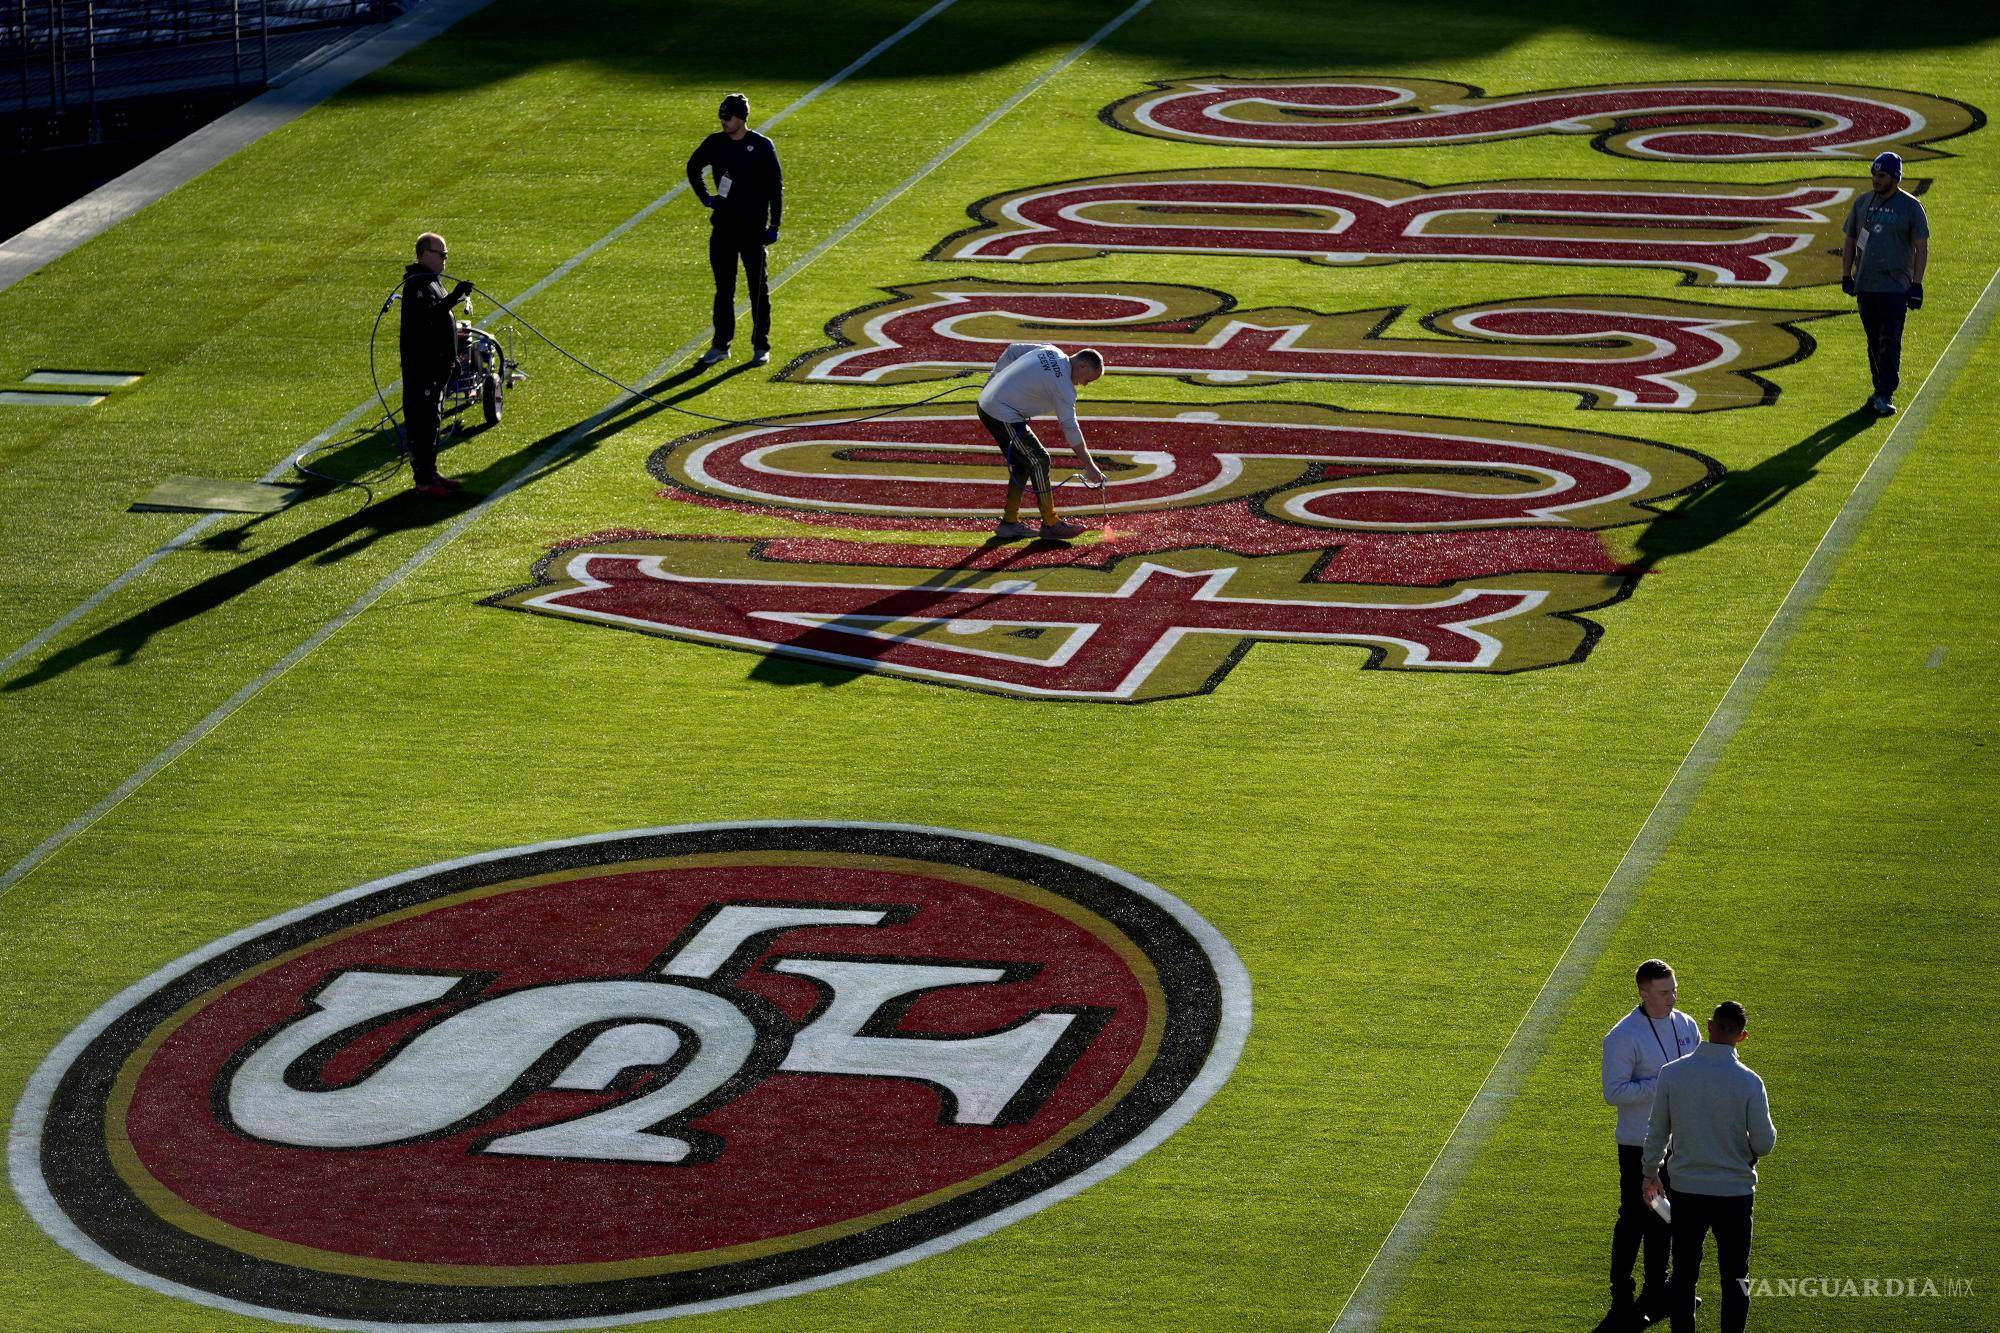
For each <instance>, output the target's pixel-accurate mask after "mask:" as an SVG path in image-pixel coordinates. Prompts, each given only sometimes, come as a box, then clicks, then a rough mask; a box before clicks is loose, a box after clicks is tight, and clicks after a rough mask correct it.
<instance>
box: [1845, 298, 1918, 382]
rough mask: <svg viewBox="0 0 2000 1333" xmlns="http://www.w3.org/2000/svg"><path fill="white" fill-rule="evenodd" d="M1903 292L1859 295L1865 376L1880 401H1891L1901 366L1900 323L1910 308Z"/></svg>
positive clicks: (1898, 380)
mask: <svg viewBox="0 0 2000 1333" xmlns="http://www.w3.org/2000/svg"><path fill="white" fill-rule="evenodd" d="M1907 295H1908V294H1907V293H1905V292H1900V291H1896V292H1862V293H1860V294H1858V295H1857V296H1856V297H1855V298H1854V299H1855V300H1856V301H1858V302H1860V303H1861V328H1862V331H1863V332H1865V333H1866V334H1867V335H1868V373H1869V374H1870V375H1871V376H1873V377H1874V380H1875V394H1876V396H1877V397H1879V398H1894V397H1895V396H1896V385H1897V384H1898V383H1899V382H1900V380H1901V371H1902V366H1903V320H1904V319H1905V318H1906V317H1907V316H1908V315H1909V313H1910V307H1909V302H1908V300H1907V299H1906V298H1907Z"/></svg>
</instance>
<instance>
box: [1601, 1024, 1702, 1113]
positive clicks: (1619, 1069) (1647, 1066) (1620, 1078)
mask: <svg viewBox="0 0 2000 1333" xmlns="http://www.w3.org/2000/svg"><path fill="white" fill-rule="evenodd" d="M1699 1045H1701V1029H1700V1028H1698V1027H1696V1026H1695V1025H1694V1020H1693V1019H1692V1018H1689V1017H1688V1016H1687V1015H1686V1014H1684V1013H1682V1012H1681V1011H1680V1010H1678V1009H1676V1010H1674V1011H1673V1012H1671V1013H1669V1014H1668V1015H1667V1016H1666V1017H1665V1018H1648V1017H1647V1016H1646V1011H1645V1009H1644V1008H1643V1007H1640V1006H1638V1005H1634V1006H1633V1008H1632V1012H1631V1013H1629V1014H1627V1015H1625V1017H1623V1018H1621V1019H1619V1020H1618V1024H1617V1026H1616V1027H1613V1028H1612V1029H1611V1031H1609V1032H1607V1033H1605V1034H1604V1100H1605V1101H1607V1102H1609V1103H1611V1104H1612V1105H1613V1106H1615V1107H1617V1108H1618V1142H1619V1143H1621V1144H1623V1145H1625V1146H1626V1147H1631V1148H1636V1147H1638V1146H1639V1145H1640V1144H1642V1143H1644V1142H1645V1141H1646V1117H1647V1115H1648V1114H1650V1113H1651V1111H1652V1109H1653V1081H1654V1080H1655V1079H1657V1078H1658V1077H1659V1076H1660V1067H1661V1066H1662V1065H1665V1064H1666V1063H1667V1062H1668V1061H1669V1060H1678V1059H1680V1058H1681V1057H1682V1056H1683V1055H1686V1054H1688V1053H1689V1052H1690V1051H1692V1050H1694V1048H1695V1047H1697V1046H1699Z"/></svg>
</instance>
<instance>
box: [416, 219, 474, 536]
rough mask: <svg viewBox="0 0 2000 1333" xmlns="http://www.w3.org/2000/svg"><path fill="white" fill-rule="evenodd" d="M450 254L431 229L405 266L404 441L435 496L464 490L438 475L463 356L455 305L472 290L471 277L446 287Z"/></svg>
mask: <svg viewBox="0 0 2000 1333" xmlns="http://www.w3.org/2000/svg"><path fill="white" fill-rule="evenodd" d="M448 253H449V252H448V251H447V250H446V249H445V244H444V237H442V236H440V235H438V234H437V233H436V232H434V231H427V232H425V233H424V234H423V235H421V236H419V237H417V262H416V263H414V264H412V265H410V266H409V267H408V268H406V269H404V270H403V338H402V363H403V444H404V446H405V447H406V448H408V449H409V451H410V474H411V476H412V477H413V478H414V479H415V481H416V483H417V492H418V493H419V494H421V495H427V496H430V497H431V498H432V499H434V500H442V499H444V498H445V497H446V496H448V495H450V494H451V493H452V492H453V491H455V490H457V489H458V482H456V481H455V480H452V479H450V478H448V477H440V476H439V475H438V470H437V439H438V416H439V413H440V412H441V411H442V410H443V406H444V386H445V385H446V384H447V383H449V382H450V380H451V370H452V365H453V363H455V362H456V361H457V360H458V330H457V327H456V325H455V324H454V323H453V321H452V317H451V311H452V307H453V306H456V305H457V304H458V303H459V302H460V301H463V300H464V299H465V298H466V295H467V294H468V293H470V292H471V291H472V284H471V283H469V282H460V283H459V284H458V285H457V286H455V287H453V288H452V289H451V290H450V291H448V292H447V291H446V290H445V289H444V282H443V280H442V279H441V278H440V277H439V275H440V274H442V273H443V272H444V261H445V256H446V255H447V254H448Z"/></svg>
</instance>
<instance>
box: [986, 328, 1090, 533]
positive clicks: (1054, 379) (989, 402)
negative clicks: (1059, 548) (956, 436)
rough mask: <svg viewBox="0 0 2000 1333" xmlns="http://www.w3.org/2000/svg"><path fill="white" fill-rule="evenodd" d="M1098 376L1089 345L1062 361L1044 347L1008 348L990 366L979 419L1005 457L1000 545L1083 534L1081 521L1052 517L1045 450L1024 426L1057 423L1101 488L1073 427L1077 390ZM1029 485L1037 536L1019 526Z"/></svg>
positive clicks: (1052, 496)
mask: <svg viewBox="0 0 2000 1333" xmlns="http://www.w3.org/2000/svg"><path fill="white" fill-rule="evenodd" d="M1103 374H1104V357H1103V354H1102V353H1100V352H1098V351H1097V349H1096V348H1094V347H1086V348H1084V349H1083V350H1082V351H1080V352H1078V353H1077V354H1076V355H1075V356H1064V355H1063V354H1062V351H1061V349H1060V348H1057V347H1054V346H1052V345H1050V344H1048V343H1013V344H1011V345H1010V346H1009V347H1008V348H1007V350H1006V351H1004V352H1002V353H1001V354H1000V359H999V360H998V361H996V362H994V363H993V374H992V376H991V377H990V378H988V380H987V381H986V387H985V388H984V389H982V390H980V392H979V420H980V422H981V423H982V424H983V425H984V426H985V427H986V429H987V430H988V431H989V432H990V433H991V434H992V436H993V442H994V443H995V444H997V445H999V446H1000V453H1001V455H1002V456H1003V457H1005V458H1006V460H1007V507H1006V509H1005V510H1004V511H1003V512H1002V514H1001V517H1000V526H999V527H998V528H997V529H996V530H995V532H996V534H997V535H998V536H999V538H1000V540H1002V541H1014V540H1017V539H1019V538H1021V537H1030V536H1037V535H1039V536H1041V537H1044V538H1049V539H1053V540H1056V541H1063V540H1065V539H1067V538H1070V537H1074V536H1076V535H1078V534H1079V533H1081V532H1083V531H1085V528H1084V526H1083V524H1081V523H1065V522H1063V520H1062V519H1061V518H1060V517H1058V516H1057V514H1056V500H1055V488H1054V487H1053V486H1051V485H1050V484H1049V451H1048V450H1047V449H1045V448H1043V447H1042V442H1041V441H1040V440H1038V439H1036V438H1035V432H1034V431H1033V429H1031V428H1030V427H1029V425H1028V422H1029V421H1031V420H1033V419H1034V418H1036V417H1042V416H1053V417H1055V418H1056V419H1057V420H1058V421H1060V422H1061V423H1062V429H1063V436H1064V438H1066V439H1067V440H1068V441H1069V448H1070V452H1071V453H1073V454H1075V455H1076V461H1077V466H1079V467H1081V468H1082V469H1083V475H1084V477H1085V478H1086V479H1087V480H1088V481H1089V482H1090V484H1091V485H1093V486H1102V485H1103V484H1104V473H1103V472H1102V471H1101V470H1100V469H1099V468H1098V466H1097V464H1096V463H1095V462H1093V461H1092V459H1091V457H1090V448H1089V446H1088V445H1086V444H1085V443H1084V442H1083V428H1082V427H1081V426H1078V425H1077V424H1076V391H1077V390H1078V389H1079V388H1081V387H1083V386H1084V385H1086V384H1090V383H1093V382H1094V381H1096V380H1097V379H1098V378H1099V377H1100V376H1102V375H1103ZM1029 485H1033V486H1034V488H1035V503H1036V504H1037V505H1038V506H1039V507H1040V508H1041V511H1042V527H1041V531H1040V533H1039V534H1037V533H1036V532H1035V530H1034V529H1032V528H1030V527H1029V526H1028V525H1027V524H1026V523H1023V522H1022V521H1021V492H1022V491H1023V490H1024V489H1026V488H1027V487H1028V486H1029Z"/></svg>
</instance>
